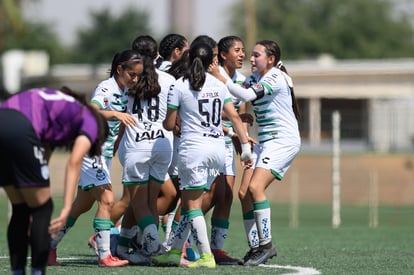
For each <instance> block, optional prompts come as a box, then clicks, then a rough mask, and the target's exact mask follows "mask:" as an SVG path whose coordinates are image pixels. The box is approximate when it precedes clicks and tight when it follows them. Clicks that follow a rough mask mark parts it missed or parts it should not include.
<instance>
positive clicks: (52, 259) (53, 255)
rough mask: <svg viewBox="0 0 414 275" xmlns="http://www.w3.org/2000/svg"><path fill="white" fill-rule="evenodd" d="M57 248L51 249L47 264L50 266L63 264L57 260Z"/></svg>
mask: <svg viewBox="0 0 414 275" xmlns="http://www.w3.org/2000/svg"><path fill="white" fill-rule="evenodd" d="M56 258H57V255H56V248H50V249H49V256H48V257H47V265H50V266H61V264H60V263H59V262H58V261H57V260H56Z"/></svg>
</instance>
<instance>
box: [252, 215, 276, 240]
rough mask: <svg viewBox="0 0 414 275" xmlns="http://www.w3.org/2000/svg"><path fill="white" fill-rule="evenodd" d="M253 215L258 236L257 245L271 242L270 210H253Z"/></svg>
mask: <svg viewBox="0 0 414 275" xmlns="http://www.w3.org/2000/svg"><path fill="white" fill-rule="evenodd" d="M253 213H254V219H255V221H256V226H257V233H258V235H259V244H260V245H265V244H267V243H269V242H271V241H272V234H271V220H270V208H265V209H259V210H254V211H253Z"/></svg>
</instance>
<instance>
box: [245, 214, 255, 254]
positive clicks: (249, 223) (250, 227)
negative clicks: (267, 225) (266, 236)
mask: <svg viewBox="0 0 414 275" xmlns="http://www.w3.org/2000/svg"><path fill="white" fill-rule="evenodd" d="M243 224H244V231H245V232H246V238H247V242H248V244H249V247H250V248H255V247H259V236H258V234H257V227H256V221H255V220H254V219H244V220H243Z"/></svg>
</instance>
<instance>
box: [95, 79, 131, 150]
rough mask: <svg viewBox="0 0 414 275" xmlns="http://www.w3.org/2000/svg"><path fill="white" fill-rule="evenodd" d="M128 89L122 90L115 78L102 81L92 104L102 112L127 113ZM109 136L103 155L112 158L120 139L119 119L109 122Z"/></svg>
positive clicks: (104, 145)
mask: <svg viewBox="0 0 414 275" xmlns="http://www.w3.org/2000/svg"><path fill="white" fill-rule="evenodd" d="M127 101H128V89H127V88H125V89H124V90H122V89H120V88H119V86H118V84H117V83H116V81H115V78H114V77H111V78H109V79H107V80H104V81H102V82H101V83H99V84H98V86H97V87H96V89H95V91H94V93H93V95H92V99H91V102H93V103H95V104H97V105H98V106H99V108H100V109H101V110H113V111H117V112H126V104H127ZM107 123H108V127H109V135H108V138H107V139H106V141H105V143H104V144H103V146H102V155H103V156H104V157H106V158H112V156H113V148H114V142H115V140H116V138H117V137H118V132H119V127H120V125H121V122H120V121H119V120H117V119H112V120H108V121H107Z"/></svg>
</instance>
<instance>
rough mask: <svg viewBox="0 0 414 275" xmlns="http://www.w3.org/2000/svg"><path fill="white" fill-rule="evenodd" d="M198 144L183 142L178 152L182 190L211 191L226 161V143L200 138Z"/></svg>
mask: <svg viewBox="0 0 414 275" xmlns="http://www.w3.org/2000/svg"><path fill="white" fill-rule="evenodd" d="M200 139H201V140H199V141H197V142H192V141H188V140H187V141H182V142H181V144H180V146H179V152H178V174H179V176H180V189H181V190H183V189H186V190H191V189H195V190H197V189H205V190H210V186H211V184H212V183H213V181H214V179H215V178H216V177H217V176H218V175H219V174H220V171H221V169H222V168H223V165H224V161H225V146H224V141H223V140H222V139H219V138H208V137H200Z"/></svg>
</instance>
